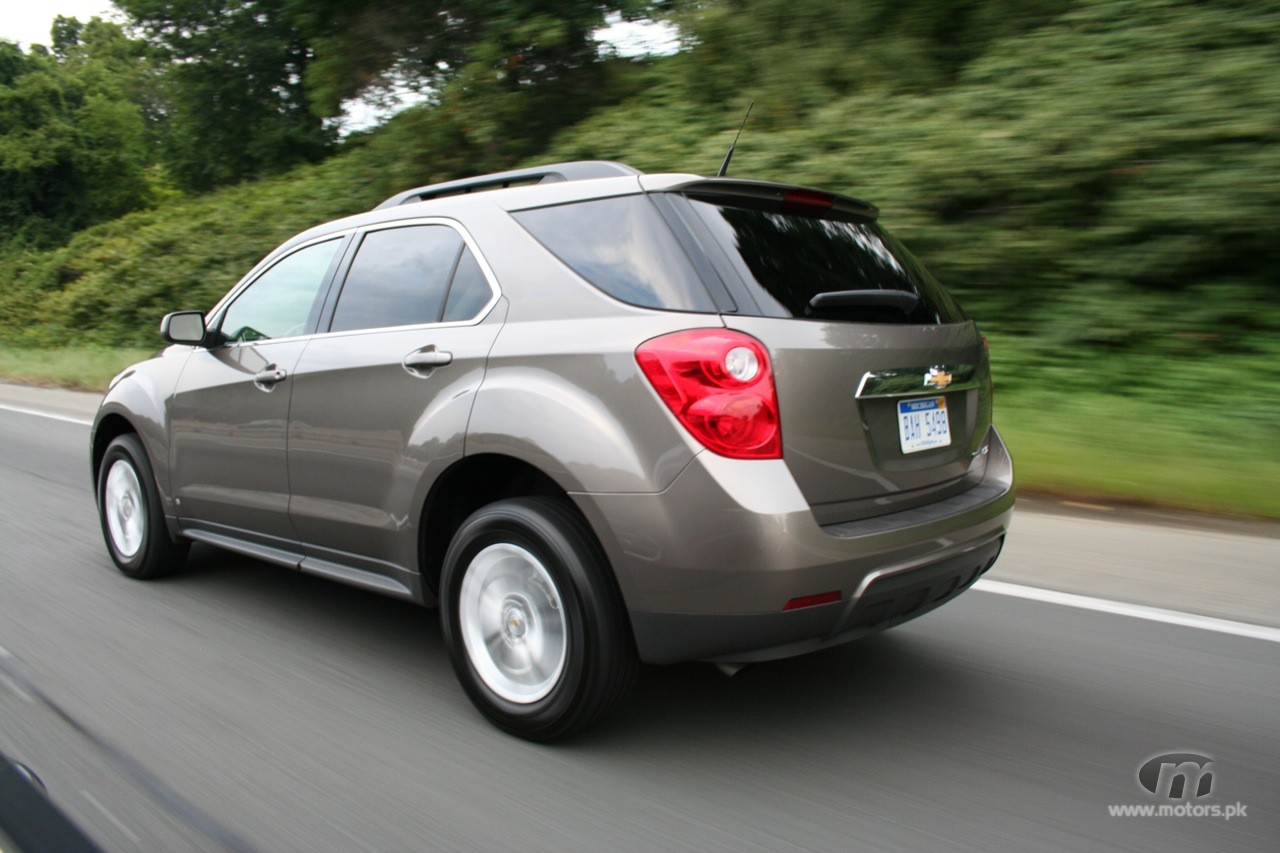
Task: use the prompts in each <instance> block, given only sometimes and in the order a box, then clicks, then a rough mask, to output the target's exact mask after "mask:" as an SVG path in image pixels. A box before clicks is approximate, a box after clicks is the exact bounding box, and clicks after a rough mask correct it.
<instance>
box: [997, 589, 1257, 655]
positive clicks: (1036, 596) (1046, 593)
mask: <svg viewBox="0 0 1280 853" xmlns="http://www.w3.org/2000/svg"><path fill="white" fill-rule="evenodd" d="M973 588H974V589H977V590H981V591H983V592H991V593H995V594H996V595H1007V596H1011V597H1013V598H1025V599H1028V600H1031V601H1039V602H1043V603H1045V604H1061V605H1063V606H1064V607H1075V608H1079V609H1082V610H1095V611H1098V612H1099V613H1111V614H1113V615H1116V616H1130V617H1133V618H1134V619H1145V620H1147V621H1148V622H1163V623H1165V624H1167V625H1181V626H1182V627H1184V628H1198V629H1200V630H1202V631H1214V632H1216V633H1219V634H1231V635H1233V636H1236V637H1247V638H1249V639H1251V640H1265V641H1267V642H1270V643H1280V628H1272V627H1269V626H1267V625H1254V624H1252V623H1250V622H1235V621H1233V620H1231V619H1219V618H1217V617H1216V616H1202V615H1200V614H1198V613H1185V612H1183V611H1181V610H1165V609H1164V608H1161V607H1150V606H1148V605H1145V604H1129V603H1127V602H1123V601H1111V600H1110V599H1106V598H1093V597H1091V596H1088V595H1077V594H1076V593H1074V592H1059V591H1058V590H1054V589H1043V588H1041V587H1037V586H1024V585H1022V584H1017V583H1008V582H1007V581H997V580H991V579H990V578H981V579H979V580H978V581H976V582H975V583H974V585H973Z"/></svg>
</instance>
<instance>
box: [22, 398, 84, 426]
mask: <svg viewBox="0 0 1280 853" xmlns="http://www.w3.org/2000/svg"><path fill="white" fill-rule="evenodd" d="M0 411H5V412H17V413H18V414H20V415H35V416H36V417H37V418H49V419H51V420H55V421H65V422H66V423H69V424H79V425H80V426H93V421H91V420H85V419H84V418H75V417H72V416H71V415H59V414H57V413H55V412H42V411H40V410H39V409H28V408H26V407H25V406H10V405H9V404H8V403H0Z"/></svg>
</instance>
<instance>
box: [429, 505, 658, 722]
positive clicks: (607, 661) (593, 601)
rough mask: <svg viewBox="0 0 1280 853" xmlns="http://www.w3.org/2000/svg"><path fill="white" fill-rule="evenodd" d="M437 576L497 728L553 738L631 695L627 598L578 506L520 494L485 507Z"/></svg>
mask: <svg viewBox="0 0 1280 853" xmlns="http://www.w3.org/2000/svg"><path fill="white" fill-rule="evenodd" d="M440 587H441V607H440V618H441V623H442V626H443V628H444V635H445V640H446V642H447V643H448V645H449V652H450V655H451V657H452V659H453V666H454V670H455V671H456V672H457V674H458V679H459V680H460V681H461V682H462V686H463V689H464V690H466V693H467V696H468V697H469V698H470V699H471V701H472V702H473V703H474V704H475V706H476V707H477V708H478V709H479V710H480V711H481V713H483V714H484V715H485V716H486V717H488V718H489V720H490V721H492V722H493V723H494V724H495V725H497V726H498V727H499V728H502V729H504V730H506V731H508V732H511V733H512V734H515V735H518V736H520V737H523V738H526V739H528V740H535V741H551V740H556V739H558V738H563V737H566V736H568V735H571V734H573V733H575V732H578V731H581V730H582V729H585V728H587V727H588V726H590V725H592V724H594V723H595V722H597V721H598V720H600V719H601V718H602V717H603V716H605V714H607V713H608V712H609V711H610V710H612V709H613V708H614V707H616V706H617V705H618V704H619V703H620V702H621V701H622V700H623V699H624V698H625V697H626V694H627V691H628V689H629V688H630V686H631V684H632V682H633V681H634V679H635V674H636V668H637V661H636V654H635V646H634V642H633V641H632V638H631V632H630V628H629V625H628V622H627V617H626V611H625V609H624V608H623V605H622V597H621V595H620V594H619V593H618V590H617V587H616V585H615V584H614V581H613V578H612V576H611V574H610V573H609V567H608V562H607V560H606V559H605V556H604V554H603V552H602V551H601V549H600V546H599V544H598V543H597V542H596V540H595V537H594V536H593V535H592V534H591V531H590V530H589V529H588V527H587V525H586V523H585V522H584V521H583V520H582V519H581V518H580V517H579V516H578V515H577V514H576V513H574V512H573V510H572V509H571V508H569V507H567V506H565V505H564V504H562V503H560V502H558V501H554V500H550V499H547V498H518V499H514V500H505V501H499V502H498V503H494V504H490V505H489V506H486V507H484V508H482V509H480V510H478V511H477V512H475V513H474V514H473V515H472V516H471V517H470V518H468V519H467V520H466V521H465V522H463V524H462V526H461V527H459V528H458V532H457V533H456V534H455V535H454V538H453V542H452V543H451V544H450V546H449V550H448V553H447V554H446V555H445V562H444V571H443V575H442V577H441V585H440Z"/></svg>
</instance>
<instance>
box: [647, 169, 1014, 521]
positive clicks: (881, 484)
mask: <svg viewBox="0 0 1280 853" xmlns="http://www.w3.org/2000/svg"><path fill="white" fill-rule="evenodd" d="M654 198H655V200H656V201H657V202H658V203H659V204H660V206H662V207H663V208H665V209H666V211H667V214H668V216H670V217H672V218H674V219H676V220H679V222H680V223H682V224H683V225H684V228H679V229H678V230H680V231H686V232H687V236H688V238H689V239H691V240H692V241H693V243H695V244H696V245H692V246H687V247H686V248H688V249H690V250H691V254H694V255H701V256H702V257H703V258H705V259H707V260H709V262H710V266H711V267H712V268H713V271H714V276H715V278H717V279H718V281H717V282H716V285H717V286H719V285H723V287H724V288H725V290H726V291H727V292H728V294H729V295H730V296H731V298H732V302H733V304H734V305H735V306H736V310H735V311H731V312H725V313H723V317H724V321H725V323H726V325H727V326H728V327H729V328H732V329H737V330H740V331H742V332H745V333H747V334H750V335H753V336H754V337H756V338H757V339H759V340H760V341H761V342H762V343H763V344H764V345H765V346H766V347H767V348H768V350H769V353H770V357H771V359H772V361H773V367H774V374H775V379H776V384H777V393H778V404H779V409H780V416H781V428H782V442H783V458H784V460H785V462H786V464H787V467H788V468H789V469H790V471H791V473H792V475H793V476H794V477H795V479H796V482H797V484H798V485H799V487H800V489H801V491H802V493H803V494H804V495H805V497H806V499H807V500H808V501H809V503H810V505H811V506H812V507H813V508H814V513H815V515H816V516H817V518H818V520H819V522H820V523H824V524H828V523H837V522H841V521H849V520H853V519H857V518H867V517H871V516H876V515H883V514H886V513H889V512H894V511H897V510H901V509H907V508H910V507H913V506H918V505H921V504H924V503H928V502H930V501H934V500H939V499H941V498H943V497H947V496H949V495H951V494H955V493H958V492H960V491H963V490H964V489H966V488H968V487H969V486H972V485H974V484H976V483H977V481H978V480H980V479H981V476H982V473H983V463H984V462H985V457H984V456H983V455H982V453H981V450H982V442H983V440H984V438H985V436H986V434H987V431H988V427H989V426H990V423H991V386H990V369H989V364H988V359H987V354H986V347H985V342H984V341H983V339H982V337H981V336H980V335H979V333H978V331H977V329H976V327H975V326H974V324H973V323H972V322H971V321H970V320H969V319H968V318H967V317H966V316H965V314H964V312H963V311H962V310H961V308H960V306H959V305H958V304H957V303H956V302H955V300H954V299H952V298H951V296H950V295H948V294H947V293H946V291H944V290H943V289H942V287H941V286H940V285H939V284H938V282H937V281H936V280H935V279H934V278H933V277H932V276H931V275H930V274H929V272H928V271H927V270H926V269H925V268H924V267H923V266H922V265H921V264H920V263H919V261H917V260H916V259H915V258H914V257H912V255H911V254H910V253H909V252H908V251H907V250H906V249H905V248H904V247H903V246H902V245H901V243H899V242H898V241H897V240H896V239H895V238H893V237H892V236H891V235H889V234H888V233H887V232H886V231H885V230H884V229H883V228H881V227H880V226H879V225H877V224H876V222H875V216H876V213H877V211H876V209H875V208H874V207H872V206H871V205H868V204H866V203H865V202H860V201H858V200H856V199H851V198H847V197H842V196H836V195H832V194H829V193H823V192H818V191H815V190H809V189H804V188H800V187H792V186H787V185H780V184H770V183H764V182H757V181H738V180H729V179H715V180H700V181H694V182H689V183H686V184H682V185H680V186H678V187H675V188H673V190H668V191H667V192H666V193H663V194H656V195H655V196H654ZM704 270H705V267H704ZM705 275H706V273H705V272H704V277H705Z"/></svg>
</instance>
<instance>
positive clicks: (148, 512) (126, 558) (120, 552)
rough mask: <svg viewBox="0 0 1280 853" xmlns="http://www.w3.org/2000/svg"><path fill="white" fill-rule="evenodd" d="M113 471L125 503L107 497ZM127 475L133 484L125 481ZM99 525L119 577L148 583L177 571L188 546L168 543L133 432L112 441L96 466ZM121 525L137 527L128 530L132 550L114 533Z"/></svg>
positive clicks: (152, 480)
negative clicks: (125, 495) (125, 494)
mask: <svg viewBox="0 0 1280 853" xmlns="http://www.w3.org/2000/svg"><path fill="white" fill-rule="evenodd" d="M117 466H119V474H118V479H119V480H122V481H123V483H124V485H125V487H126V490H127V491H129V497H128V500H126V501H122V500H120V499H119V498H118V497H109V496H108V488H109V483H108V481H109V480H111V479H112V471H113V470H114V469H116V468H117ZM130 473H132V476H133V478H134V480H133V483H129V482H128V475H129V474H130ZM113 482H114V481H113ZM133 484H136V489H134V488H132V486H133ZM110 514H114V516H115V523H116V525H117V531H116V532H115V533H113V531H112V523H113V522H112V519H111V518H109V517H108V516H109V515H110ZM98 520H99V522H100V523H101V525H102V536H103V538H104V539H106V541H107V552H108V553H110V554H111V560H112V561H113V562H114V563H115V564H116V568H118V569H119V570H120V571H121V573H123V574H125V575H127V576H129V577H131V578H136V579H138V580H148V579H150V578H158V577H161V576H163V575H167V574H171V573H173V572H175V571H177V570H178V569H179V568H181V567H182V563H183V562H184V561H185V560H186V558H187V551H188V550H189V549H190V547H191V543H190V541H188V540H186V539H181V540H178V541H176V542H175V541H174V540H173V539H172V538H170V536H169V528H168V527H167V526H166V525H165V520H164V510H163V509H161V507H160V492H159V490H158V489H157V488H156V478H155V474H154V472H153V471H152V470H151V461H150V460H149V459H148V458H147V453H146V451H145V450H144V449H143V447H142V442H141V441H139V440H138V437H137V436H136V435H134V434H132V433H126V434H124V435H121V436H118V437H116V438H115V439H114V440H113V441H112V442H111V444H109V445H107V451H106V453H104V454H103V455H102V464H101V465H99V466H98ZM124 523H128V524H136V525H137V527H132V528H131V531H132V535H133V537H134V538H136V539H137V545H136V547H132V549H131V544H132V539H130V537H129V536H126V535H125V534H122V533H120V532H119V531H120V525H121V524H124ZM139 528H140V529H139Z"/></svg>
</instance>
